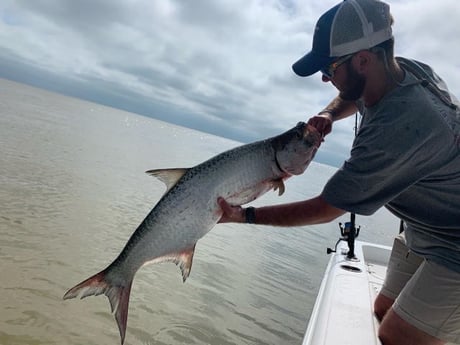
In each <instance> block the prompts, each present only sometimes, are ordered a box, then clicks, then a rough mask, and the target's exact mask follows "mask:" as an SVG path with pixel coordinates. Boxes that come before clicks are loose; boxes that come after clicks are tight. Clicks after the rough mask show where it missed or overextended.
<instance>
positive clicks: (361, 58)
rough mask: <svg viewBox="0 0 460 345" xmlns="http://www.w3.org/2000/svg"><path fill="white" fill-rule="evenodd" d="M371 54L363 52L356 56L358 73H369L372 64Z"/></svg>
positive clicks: (366, 51)
mask: <svg viewBox="0 0 460 345" xmlns="http://www.w3.org/2000/svg"><path fill="white" fill-rule="evenodd" d="M370 54H371V52H370V51H368V50H362V51H360V52H358V53H357V54H356V59H355V68H356V70H357V71H358V72H360V73H363V72H365V71H367V68H368V67H369V64H370V62H371V58H372V57H371V55H370Z"/></svg>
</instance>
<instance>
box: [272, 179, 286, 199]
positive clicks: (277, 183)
mask: <svg viewBox="0 0 460 345" xmlns="http://www.w3.org/2000/svg"><path fill="white" fill-rule="evenodd" d="M272 183H273V190H274V191H276V190H278V195H279V196H281V195H283V193H284V191H285V190H286V187H285V186H284V182H283V179H281V178H280V179H277V180H273V182H272Z"/></svg>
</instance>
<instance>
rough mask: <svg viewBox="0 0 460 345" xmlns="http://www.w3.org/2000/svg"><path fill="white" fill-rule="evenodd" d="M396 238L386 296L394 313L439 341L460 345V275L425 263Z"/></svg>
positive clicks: (383, 290)
mask: <svg viewBox="0 0 460 345" xmlns="http://www.w3.org/2000/svg"><path fill="white" fill-rule="evenodd" d="M405 243H406V241H405V238H404V236H402V235H399V236H398V237H396V239H395V241H394V244H393V250H392V252H391V257H390V262H389V263H388V269H387V276H386V278H385V283H384V285H383V287H382V290H381V293H382V295H384V296H386V297H389V298H392V299H395V303H394V305H393V310H394V311H395V312H396V313H397V314H398V315H399V316H400V317H401V318H403V319H404V320H405V321H407V322H408V323H410V324H411V325H413V326H415V327H417V328H418V329H420V330H422V331H424V332H426V333H428V334H429V335H432V336H433V337H436V338H438V339H441V340H444V341H449V342H453V343H458V344H460V273H457V272H455V271H452V270H449V269H447V268H445V267H444V266H442V265H438V264H436V263H434V262H432V261H431V260H424V259H423V258H421V257H419V256H417V255H415V254H414V253H412V252H411V251H410V250H409V249H408V248H407V247H406V244H405Z"/></svg>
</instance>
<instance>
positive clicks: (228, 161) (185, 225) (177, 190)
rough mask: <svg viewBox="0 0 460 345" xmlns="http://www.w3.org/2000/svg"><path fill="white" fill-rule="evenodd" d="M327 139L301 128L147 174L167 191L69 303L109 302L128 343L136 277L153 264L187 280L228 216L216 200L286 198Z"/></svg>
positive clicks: (301, 125)
mask: <svg viewBox="0 0 460 345" xmlns="http://www.w3.org/2000/svg"><path fill="white" fill-rule="evenodd" d="M321 140H322V138H321V135H320V134H319V133H318V131H317V130H316V129H315V128H314V127H312V126H310V125H307V124H306V123H304V122H299V123H298V124H297V125H296V126H295V127H293V128H291V129H290V130H288V131H286V132H284V133H282V134H280V135H278V136H275V137H272V138H268V139H265V140H260V141H256V142H253V143H249V144H246V145H241V146H238V147H236V148H234V149H230V150H228V151H224V152H222V153H220V154H217V155H216V156H214V157H212V158H210V159H208V160H206V161H204V162H203V163H200V164H198V165H196V166H194V167H192V168H171V169H154V170H149V171H147V172H146V173H147V174H149V175H152V176H154V177H156V178H157V179H159V180H160V181H162V182H163V183H164V184H165V185H166V192H165V194H164V195H163V196H162V198H161V199H160V200H159V201H158V202H157V204H156V205H155V206H154V207H153V209H152V210H151V211H150V212H149V214H148V215H147V216H146V217H145V219H144V220H143V221H142V222H141V224H140V225H139V226H138V227H137V229H136V230H135V231H134V233H133V234H132V235H131V237H130V238H129V240H128V242H127V243H126V245H125V247H124V248H123V250H122V251H121V252H120V254H119V255H118V257H116V259H115V260H114V261H113V262H112V263H111V264H110V265H108V266H107V268H105V269H104V270H102V271H101V272H99V273H97V274H95V275H93V276H91V277H90V278H88V279H86V280H84V281H83V282H81V283H79V284H77V285H76V286H74V287H72V288H71V289H70V290H68V291H67V292H66V293H65V295H64V297H63V298H64V299H70V298H75V297H78V296H80V298H85V297H88V296H91V295H94V296H97V295H101V294H104V295H105V296H107V297H108V299H109V302H110V307H111V311H112V313H113V314H114V316H115V320H116V322H117V325H118V329H119V333H120V340H121V344H122V345H123V343H124V340H125V336H126V327H127V321H128V304H129V296H130V292H131V286H132V283H133V280H134V275H135V274H136V272H137V271H138V270H139V269H140V268H141V267H142V266H144V265H146V264H148V263H161V262H173V263H175V264H176V265H178V266H179V267H180V270H181V273H182V280H183V282H185V281H186V279H187V278H188V277H189V275H190V270H191V268H192V261H193V255H194V252H195V246H196V243H197V241H198V240H199V239H200V238H202V237H203V236H204V235H206V234H207V233H208V232H209V231H210V230H211V229H212V228H213V227H214V226H215V225H216V224H217V223H218V221H219V219H220V218H221V216H222V214H223V211H222V209H221V208H220V207H219V205H218V203H217V200H218V198H220V197H222V198H224V199H225V200H226V201H227V202H228V203H229V204H230V205H235V206H236V205H238V206H239V205H244V204H247V203H249V202H251V201H253V200H255V199H256V198H258V197H260V196H261V195H263V194H264V193H266V192H268V191H269V190H272V189H273V190H275V191H278V194H279V195H282V194H283V193H284V191H285V186H284V181H285V180H286V179H287V178H289V177H291V176H293V175H300V174H302V173H303V172H304V171H305V169H306V168H307V166H308V165H309V164H310V162H311V161H312V159H313V157H314V155H315V153H316V151H317V149H318V147H319V145H320V143H321Z"/></svg>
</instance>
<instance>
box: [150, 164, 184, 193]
mask: <svg viewBox="0 0 460 345" xmlns="http://www.w3.org/2000/svg"><path fill="white" fill-rule="evenodd" d="M187 170H188V169H187V168H172V169H153V170H148V171H146V172H145V173H146V174H149V175H151V176H154V177H156V178H157V179H159V180H160V181H161V182H163V183H164V184H165V185H166V189H167V191H169V190H170V189H171V188H172V187H174V186H175V185H176V183H177V181H179V180H180V178H181V177H182V176H184V174H185V173H186V172H187Z"/></svg>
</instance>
